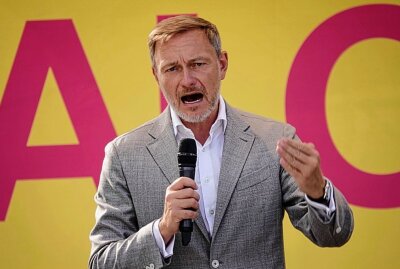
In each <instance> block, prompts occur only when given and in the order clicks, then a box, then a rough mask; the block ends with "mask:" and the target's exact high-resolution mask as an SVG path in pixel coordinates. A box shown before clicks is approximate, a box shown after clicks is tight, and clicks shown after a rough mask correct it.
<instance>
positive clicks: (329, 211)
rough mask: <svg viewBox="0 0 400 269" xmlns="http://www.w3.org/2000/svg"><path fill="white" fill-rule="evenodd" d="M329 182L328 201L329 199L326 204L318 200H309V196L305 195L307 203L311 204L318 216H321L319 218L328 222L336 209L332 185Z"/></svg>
mask: <svg viewBox="0 0 400 269" xmlns="http://www.w3.org/2000/svg"><path fill="white" fill-rule="evenodd" d="M330 184H331V188H329V193H328V201H329V204H328V206H326V205H324V204H321V203H318V202H314V201H312V200H310V198H308V196H307V195H305V197H306V201H307V203H308V204H309V205H310V206H311V208H312V209H314V210H315V211H316V212H317V214H318V216H319V217H321V219H322V220H324V221H326V222H329V221H330V220H331V219H332V217H333V215H334V213H335V211H336V203H335V198H334V195H333V185H332V183H330Z"/></svg>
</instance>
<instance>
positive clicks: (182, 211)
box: [159, 177, 200, 242]
mask: <svg viewBox="0 0 400 269" xmlns="http://www.w3.org/2000/svg"><path fill="white" fill-rule="evenodd" d="M196 189H197V185H196V182H195V181H194V180H193V179H190V178H187V177H180V178H178V179H177V180H175V181H174V182H173V183H172V184H171V185H170V186H168V188H167V190H166V193H165V202H164V213H163V216H162V217H161V220H160V223H159V228H160V233H161V235H162V237H163V239H164V241H165V242H168V241H169V240H170V238H171V237H172V236H173V235H174V234H175V233H177V232H178V231H179V222H181V221H182V220H183V219H192V220H194V219H196V218H197V217H198V215H199V213H198V209H199V200H200V195H199V194H198V193H197V191H196Z"/></svg>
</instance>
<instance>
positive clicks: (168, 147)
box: [147, 109, 179, 183]
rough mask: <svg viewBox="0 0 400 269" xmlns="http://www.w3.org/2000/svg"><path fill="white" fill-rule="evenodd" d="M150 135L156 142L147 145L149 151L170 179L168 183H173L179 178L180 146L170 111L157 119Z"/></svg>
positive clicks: (166, 110)
mask: <svg viewBox="0 0 400 269" xmlns="http://www.w3.org/2000/svg"><path fill="white" fill-rule="evenodd" d="M149 135H150V136H151V137H153V138H154V140H153V141H151V142H150V143H149V144H148V145H147V149H148V150H149V152H150V154H151V156H152V157H153V159H154V161H155V162H156V163H157V165H158V167H160V169H161V171H162V172H163V174H164V175H165V177H166V178H167V179H168V182H169V183H172V182H173V181H174V180H175V179H177V178H178V177H179V171H178V159H177V153H178V145H177V143H176V139H175V135H174V131H173V128H172V123H171V117H170V114H169V109H165V110H164V112H163V113H162V114H161V115H160V116H159V117H158V118H157V119H155V122H154V124H153V127H152V128H151V129H150V130H149Z"/></svg>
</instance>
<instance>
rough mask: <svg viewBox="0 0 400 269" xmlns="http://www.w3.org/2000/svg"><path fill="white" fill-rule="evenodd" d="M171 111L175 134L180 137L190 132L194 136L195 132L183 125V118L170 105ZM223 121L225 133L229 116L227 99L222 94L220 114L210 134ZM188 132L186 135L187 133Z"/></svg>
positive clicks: (220, 97)
mask: <svg viewBox="0 0 400 269" xmlns="http://www.w3.org/2000/svg"><path fill="white" fill-rule="evenodd" d="M170 111H171V120H172V126H173V128H174V134H175V137H176V138H178V136H182V137H187V136H188V134H191V135H190V136H193V132H192V131H191V130H190V129H188V128H187V127H186V126H185V125H183V123H182V121H181V119H180V118H179V117H178V115H177V114H176V113H175V111H174V109H173V108H172V107H171V106H170ZM221 123H222V128H223V132H224V133H225V129H226V125H227V118H226V105H225V101H224V99H223V98H222V96H221V95H220V96H219V109H218V116H217V119H216V120H215V122H214V123H213V125H212V126H211V129H210V135H211V136H212V134H213V133H214V132H216V131H217V129H218V127H219V126H220V125H221ZM185 134H186V135H185Z"/></svg>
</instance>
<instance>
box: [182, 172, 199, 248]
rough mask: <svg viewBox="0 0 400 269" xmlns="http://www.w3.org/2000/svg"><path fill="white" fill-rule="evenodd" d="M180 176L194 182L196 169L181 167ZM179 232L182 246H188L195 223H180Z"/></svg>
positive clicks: (187, 220) (190, 221)
mask: <svg viewBox="0 0 400 269" xmlns="http://www.w3.org/2000/svg"><path fill="white" fill-rule="evenodd" d="M179 176H181V177H188V178H191V179H193V180H194V176H195V167H191V166H179ZM179 231H180V232H181V234H182V245H184V246H187V245H188V244H189V242H190V239H191V237H192V232H193V221H192V220H191V219H184V220H182V221H181V222H180V223H179Z"/></svg>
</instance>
